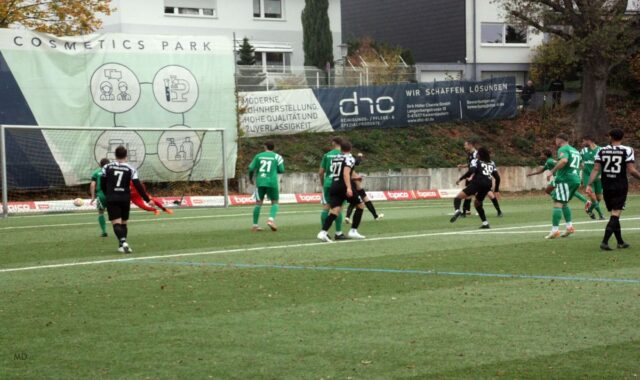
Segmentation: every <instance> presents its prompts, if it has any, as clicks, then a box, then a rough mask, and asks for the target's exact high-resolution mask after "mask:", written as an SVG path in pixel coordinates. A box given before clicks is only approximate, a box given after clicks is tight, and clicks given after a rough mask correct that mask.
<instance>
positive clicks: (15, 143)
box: [0, 125, 233, 217]
mask: <svg viewBox="0 0 640 380" xmlns="http://www.w3.org/2000/svg"><path fill="white" fill-rule="evenodd" d="M119 146H124V147H125V148H126V149H127V152H128V162H129V164H130V165H132V166H133V167H135V168H136V169H137V170H138V173H139V176H140V180H141V181H142V182H143V183H144V184H145V186H146V187H147V190H148V192H149V193H150V194H151V195H152V196H153V197H154V198H155V199H157V200H160V201H161V202H162V203H163V204H165V206H168V207H227V206H228V173H232V171H233V168H229V167H228V165H227V162H229V157H227V153H229V149H227V145H226V144H225V131H224V130H223V129H212V128H189V127H185V126H176V127H171V128H144V129H132V128H124V127H121V128H115V127H112V128H99V127H43V126H16V125H0V159H1V166H0V168H1V169H0V170H1V173H0V174H1V176H2V216H3V217H7V216H9V215H11V214H17V213H44V212H68V211H77V210H92V209H94V208H95V206H94V205H91V202H90V201H91V199H90V183H91V177H92V174H93V173H95V171H96V170H97V169H99V167H100V161H102V160H103V159H106V160H109V161H112V160H114V159H115V150H116V148H118V147H119Z"/></svg>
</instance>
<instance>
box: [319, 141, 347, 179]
mask: <svg viewBox="0 0 640 380" xmlns="http://www.w3.org/2000/svg"><path fill="white" fill-rule="evenodd" d="M341 154H342V152H340V150H338V149H333V150H330V151H328V152H327V153H325V155H324V156H323V157H322V162H321V163H320V168H321V169H324V183H323V186H324V187H330V186H331V182H332V178H333V174H332V173H333V170H331V161H332V160H333V159H334V158H336V157H338V156H339V155H341Z"/></svg>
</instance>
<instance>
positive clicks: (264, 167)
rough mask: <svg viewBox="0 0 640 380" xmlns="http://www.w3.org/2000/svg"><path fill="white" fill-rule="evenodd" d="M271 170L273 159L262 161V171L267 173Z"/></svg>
mask: <svg viewBox="0 0 640 380" xmlns="http://www.w3.org/2000/svg"><path fill="white" fill-rule="evenodd" d="M270 171H271V161H267V160H263V161H260V173H267V172H270Z"/></svg>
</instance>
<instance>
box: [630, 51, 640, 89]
mask: <svg viewBox="0 0 640 380" xmlns="http://www.w3.org/2000/svg"><path fill="white" fill-rule="evenodd" d="M629 65H630V66H631V73H632V75H633V77H634V78H635V79H636V80H637V81H638V82H640V53H638V54H636V55H635V56H633V58H631V60H630V62H629Z"/></svg>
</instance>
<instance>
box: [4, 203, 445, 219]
mask: <svg viewBox="0 0 640 380" xmlns="http://www.w3.org/2000/svg"><path fill="white" fill-rule="evenodd" d="M452 201H453V198H451V199H449V198H441V199H414V200H410V201H383V200H378V201H375V202H381V203H382V204H387V203H399V202H400V203H402V204H423V203H425V202H429V204H430V205H431V206H445V205H447V206H451V205H452V203H451V202H452ZM266 204H267V205H269V203H266ZM280 205H281V206H282V205H285V206H315V207H317V208H318V209H319V208H320V206H321V205H320V204H319V203H281V204H280ZM253 206H254V204H250V205H241V206H240V205H238V206H229V207H228V208H225V207H184V208H183V207H176V208H173V207H169V208H171V210H174V211H175V210H178V211H179V212H180V213H183V212H192V211H204V210H238V211H240V210H250V209H253ZM385 208H387V207H385ZM95 212H96V210H83V211H73V210H70V211H67V212H50V213H47V214H40V213H38V212H34V213H32V214H26V213H25V214H16V215H11V216H10V217H9V220H12V219H13V220H15V219H29V218H33V219H38V218H52V217H58V218H73V217H78V216H87V215H89V216H91V215H94V214H95ZM131 214H132V215H136V214H140V215H144V214H149V211H145V210H141V209H138V208H132V209H131Z"/></svg>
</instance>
